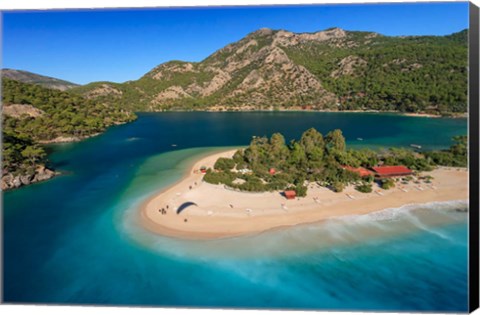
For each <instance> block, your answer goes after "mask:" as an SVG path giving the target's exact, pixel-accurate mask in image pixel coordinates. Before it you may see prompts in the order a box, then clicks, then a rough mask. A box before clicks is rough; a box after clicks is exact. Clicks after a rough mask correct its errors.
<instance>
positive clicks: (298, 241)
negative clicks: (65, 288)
mask: <svg viewBox="0 0 480 315" xmlns="http://www.w3.org/2000/svg"><path fill="white" fill-rule="evenodd" d="M466 207H468V202H466V201H464V200H457V201H449V202H431V203H426V204H409V205H405V206H402V207H399V208H389V209H384V210H381V211H377V212H373V213H369V214H365V215H350V216H343V217H338V218H334V219H329V220H326V221H324V222H320V223H315V224H305V225H299V226H293V227H289V228H283V229H278V230H272V231H267V232H264V233H260V234H256V235H246V236H242V237H235V238H228V239H217V240H208V241H189V240H180V239H174V238H169V237H164V236H160V235H156V234H153V233H150V232H148V231H146V230H145V229H144V228H143V227H141V226H139V225H138V222H136V221H135V220H134V219H133V218H134V214H133V212H131V211H126V212H125V213H124V217H123V220H122V221H123V222H122V230H123V231H124V232H125V233H126V234H128V235H129V237H131V238H133V239H135V240H136V241H137V242H139V243H141V244H143V245H144V246H146V247H148V248H150V249H152V250H154V251H157V252H159V253H162V254H164V255H165V254H166V255H172V256H174V257H176V258H177V259H178V258H185V259H196V260H206V261H211V260H212V259H217V258H236V259H242V258H249V257H250V258H251V257H257V258H261V257H278V256H288V257H292V256H295V255H301V254H302V253H308V252H312V251H316V252H318V251H322V250H329V249H331V248H334V247H337V246H350V245H352V244H356V243H362V242H365V241H372V240H384V239H387V238H392V237H396V236H399V235H402V234H406V233H407V234H408V233H410V232H415V231H419V230H421V231H425V232H428V233H431V234H433V235H436V236H437V237H439V238H442V239H443V240H450V238H449V237H448V235H446V234H444V233H442V232H440V231H439V230H438V228H437V226H440V225H443V224H449V223H455V222H460V221H461V220H465V217H466V216H465V213H461V212H457V211H454V210H455V209H465V208H466ZM233 248H234V249H235V250H233Z"/></svg>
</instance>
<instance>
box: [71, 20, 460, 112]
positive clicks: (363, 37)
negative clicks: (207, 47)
mask: <svg viewBox="0 0 480 315" xmlns="http://www.w3.org/2000/svg"><path fill="white" fill-rule="evenodd" d="M467 37H468V36H467V30H464V31H461V32H459V33H455V34H452V35H448V36H409V37H389V36H383V35H380V34H377V33H369V32H351V31H345V30H342V29H339V28H333V29H328V30H325V31H320V32H317V33H302V34H297V33H292V32H288V31H284V30H277V31H275V30H270V29H260V30H258V31H256V32H253V33H251V34H249V35H247V36H246V37H245V38H243V39H241V40H240V41H238V42H235V43H232V44H229V45H227V46H226V47H224V48H222V49H220V50H218V51H217V52H215V53H213V54H212V55H211V56H209V57H207V58H206V59H205V60H203V61H201V62H183V61H170V62H167V63H164V64H161V65H159V66H158V67H156V68H154V69H152V70H151V71H149V72H148V73H147V74H145V75H144V76H143V77H142V78H140V79H139V80H135V81H128V82H126V83H122V84H120V83H110V82H94V83H90V84H88V85H86V86H81V87H76V88H73V89H72V91H73V92H75V93H78V94H81V95H83V96H85V97H86V98H89V99H97V100H100V101H102V102H107V103H112V104H113V103H115V104H120V105H121V106H122V107H124V108H129V109H133V110H139V111H160V110H172V109H180V110H259V109H300V108H309V109H322V110H380V111H400V112H427V113H432V114H439V113H440V114H450V113H463V112H466V108H467V62H468V58H467V51H468V41H467Z"/></svg>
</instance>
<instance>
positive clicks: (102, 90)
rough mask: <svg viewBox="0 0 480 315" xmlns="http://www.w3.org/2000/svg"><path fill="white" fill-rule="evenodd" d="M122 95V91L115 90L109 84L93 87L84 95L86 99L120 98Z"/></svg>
mask: <svg viewBox="0 0 480 315" xmlns="http://www.w3.org/2000/svg"><path fill="white" fill-rule="evenodd" d="M122 94H123V92H122V91H120V90H119V89H117V88H115V87H114V86H112V85H110V84H106V83H104V84H101V85H99V86H97V87H95V88H94V89H93V90H90V91H88V92H87V93H85V97H86V98H88V99H93V98H97V97H100V96H107V95H109V96H121V95H122Z"/></svg>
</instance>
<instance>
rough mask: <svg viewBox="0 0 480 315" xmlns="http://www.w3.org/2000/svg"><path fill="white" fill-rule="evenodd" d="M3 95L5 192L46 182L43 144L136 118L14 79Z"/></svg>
mask: <svg viewBox="0 0 480 315" xmlns="http://www.w3.org/2000/svg"><path fill="white" fill-rule="evenodd" d="M2 92H3V93H2V94H3V95H2V105H3V109H2V126H3V127H2V132H3V151H2V156H3V169H2V188H3V189H8V188H12V187H18V186H20V185H24V184H28V183H30V182H31V181H38V180H42V179H43V177H42V176H43V175H42V174H43V173H44V172H48V171H46V170H45V168H44V165H45V163H46V160H45V156H46V154H45V151H44V149H43V148H42V147H41V145H40V143H45V142H62V141H76V140H80V139H83V138H86V137H89V136H92V135H95V134H97V133H99V132H102V131H104V130H105V129H106V128H107V127H109V126H111V125H115V124H121V123H125V122H128V121H131V120H133V119H135V114H133V113H131V112H129V111H126V110H123V109H119V108H118V107H116V106H112V105H106V104H102V103H100V102H98V101H94V100H87V99H85V98H83V97H81V96H78V95H74V94H70V93H67V92H61V91H58V90H52V89H47V88H44V87H41V86H39V85H34V84H27V83H22V82H18V81H14V80H10V79H8V78H3V80H2ZM39 172H41V173H42V174H39ZM49 174H50V175H52V176H53V173H49ZM50 177H51V176H50Z"/></svg>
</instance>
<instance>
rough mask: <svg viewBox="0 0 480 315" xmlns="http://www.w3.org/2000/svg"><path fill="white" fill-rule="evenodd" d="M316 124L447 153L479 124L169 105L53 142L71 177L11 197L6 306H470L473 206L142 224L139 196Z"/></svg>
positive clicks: (352, 140) (368, 142)
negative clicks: (217, 154)
mask: <svg viewBox="0 0 480 315" xmlns="http://www.w3.org/2000/svg"><path fill="white" fill-rule="evenodd" d="M310 127H315V128H317V129H318V130H319V131H321V132H323V133H326V132H327V131H329V130H332V129H334V128H340V129H342V130H343V132H344V135H345V137H346V139H347V142H348V144H349V145H351V146H367V147H373V148H379V147H390V146H409V145H410V144H412V143H414V144H419V145H422V146H423V147H424V148H426V149H440V148H446V147H448V146H449V145H450V144H451V140H450V139H451V137H452V136H455V135H461V134H466V132H467V122H466V120H465V119H428V118H413V117H403V116H398V115H385V114H359V113H355V114H344V113H342V114H335V113H160V114H140V115H139V119H138V120H137V121H136V122H134V123H131V124H128V125H123V126H117V127H113V128H111V129H109V130H108V131H107V132H106V133H104V134H102V135H101V136H98V137H95V138H92V139H89V140H86V141H83V142H81V143H75V144H65V145H55V146H52V147H51V151H52V152H51V154H50V160H51V161H52V164H53V166H54V167H55V168H57V169H60V170H62V171H64V172H65V175H64V176H59V177H57V178H55V179H53V180H50V181H48V182H45V183H40V184H36V185H32V186H29V187H25V188H22V189H19V190H15V191H8V192H6V193H4V211H3V222H4V300H5V302H10V303H68V304H84V303H85V304H108V305H111V304H115V305H158V306H176V305H180V306H209V307H237V308H250V307H252V308H296V309H299V308H303V309H344V310H355V309H363V310H425V311H466V310H467V251H468V248H467V215H466V214H465V213H463V212H457V211H455V210H457V209H465V208H466V207H467V205H466V204H465V203H464V202H452V203H443V204H430V205H427V206H410V207H404V208H401V209H395V210H385V211H383V212H379V213H376V214H374V215H370V216H361V217H351V218H344V219H338V220H330V221H327V222H326V223H323V224H317V225H308V226H302V227H295V228H291V229H285V230H280V231H275V232H268V233H263V234H260V235H255V236H248V237H240V238H234V239H228V240H216V241H196V242H195V241H182V240H175V239H170V238H166V237H161V236H158V235H153V234H151V233H149V232H147V231H145V230H144V229H142V228H141V227H140V226H138V224H137V223H136V220H135V218H136V216H135V215H136V207H137V206H138V204H139V203H140V202H141V201H142V200H144V199H145V198H146V197H148V196H149V195H151V194H152V193H154V192H155V191H157V190H158V189H160V188H162V187H165V186H167V185H169V184H171V183H173V182H174V181H176V180H178V179H179V178H180V177H181V176H182V174H183V173H184V172H185V169H186V168H187V166H188V165H189V163H191V162H192V161H193V160H195V159H197V158H198V156H201V155H203V154H208V153H210V152H212V151H215V150H218V149H219V148H218V147H225V146H243V145H247V144H248V142H249V141H250V139H251V137H252V136H254V135H270V134H271V133H273V132H282V133H283V134H284V135H285V138H286V139H287V141H288V140H289V139H293V138H298V137H299V136H300V135H301V133H302V132H303V131H304V130H305V129H307V128H310ZM357 138H363V139H364V140H363V141H359V140H357ZM172 144H175V145H176V146H175V147H173V146H172Z"/></svg>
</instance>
